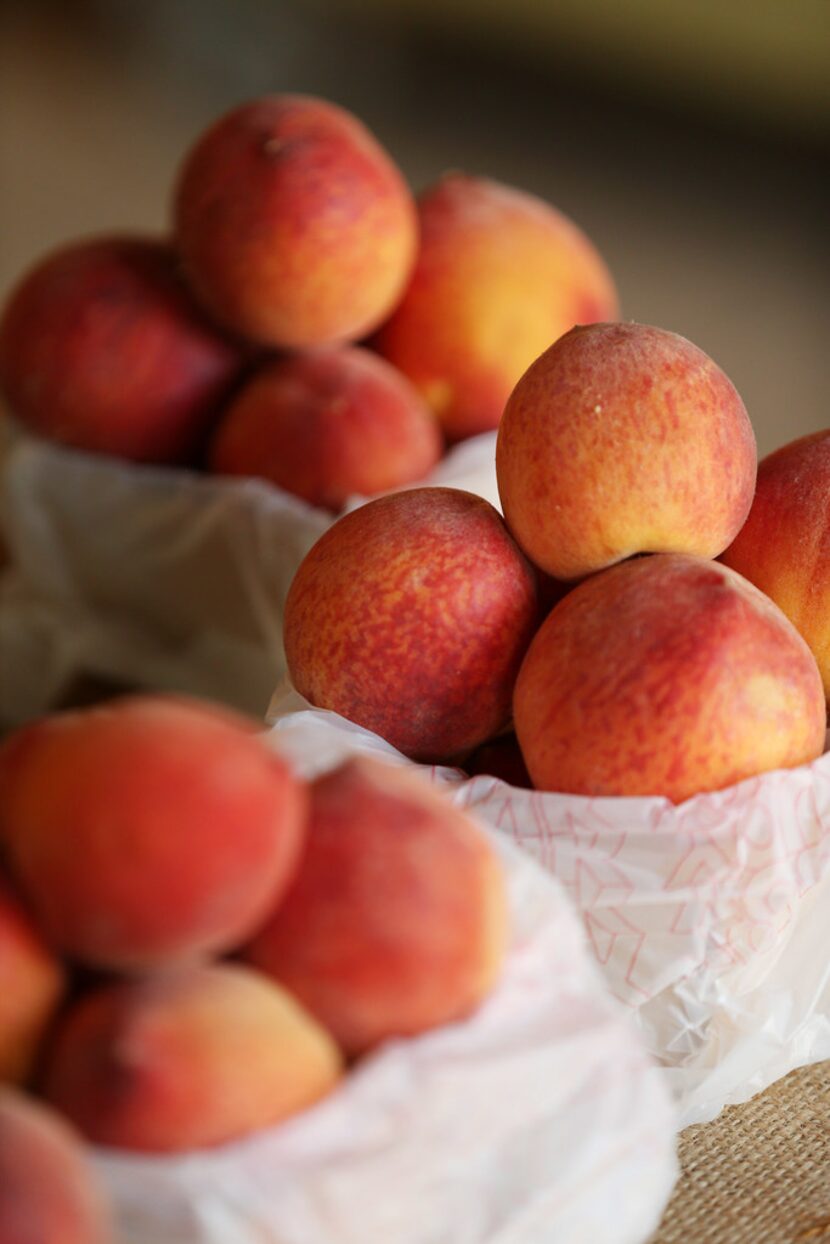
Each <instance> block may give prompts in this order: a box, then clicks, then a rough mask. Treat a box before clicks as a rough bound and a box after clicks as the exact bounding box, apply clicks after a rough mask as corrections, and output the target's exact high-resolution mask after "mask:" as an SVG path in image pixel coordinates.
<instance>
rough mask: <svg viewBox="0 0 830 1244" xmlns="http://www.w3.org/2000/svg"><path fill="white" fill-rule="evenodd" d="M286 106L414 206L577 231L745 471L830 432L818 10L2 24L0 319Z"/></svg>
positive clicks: (417, 11)
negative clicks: (450, 191) (702, 358)
mask: <svg viewBox="0 0 830 1244" xmlns="http://www.w3.org/2000/svg"><path fill="white" fill-rule="evenodd" d="M285 90H292V91H302V92H305V93H310V94H317V95H323V96H326V97H329V98H331V99H333V100H335V101H336V102H338V103H340V104H342V105H344V106H346V107H347V108H350V109H352V110H353V111H355V112H356V113H358V114H359V115H360V116H361V117H362V118H363V120H364V121H365V122H366V123H367V124H368V125H369V126H370V128H371V129H373V130H374V131H375V133H376V135H377V136H378V137H379V139H380V140H381V142H383V143H384V144H385V146H386V147H387V148H388V149H389V151H390V152H391V154H392V155H393V157H394V158H395V159H396V160H397V162H398V163H399V165H400V166H401V167H402V169H403V170H404V172H405V174H406V175H407V176H408V177H409V179H410V181H411V182H412V183H413V185H414V186H415V187H416V188H419V187H421V186H423V185H425V184H426V183H428V182H430V181H431V180H433V179H434V178H435V177H436V176H437V175H438V174H439V173H441V172H443V171H444V170H445V169H447V168H458V169H464V170H465V171H469V172H474V173H479V174H486V175H489V176H491V177H494V178H497V179H500V180H503V181H506V182H510V183H512V184H514V185H517V186H520V187H523V188H525V189H528V190H530V191H533V192H535V193H537V194H539V195H542V196H543V197H545V198H547V199H548V200H550V201H551V202H553V203H554V204H556V206H558V207H559V208H560V209H562V210H563V211H565V212H566V213H568V214H569V215H571V216H572V217H573V218H574V219H575V220H576V221H577V222H578V223H579V224H580V225H581V226H582V227H583V228H584V229H585V230H586V231H587V232H588V234H589V235H590V236H591V237H592V238H593V240H594V241H595V242H596V244H597V245H598V247H599V248H600V250H601V251H602V252H603V254H604V255H605V258H606V259H607V261H608V262H609V264H610V267H611V269H612V272H613V273H614V274H615V276H616V279H617V282H618V285H619V288H620V291H621V295H622V304H623V314H624V316H625V318H630V319H636V320H641V321H644V322H647V323H653V324H658V325H661V326H663V327H666V328H671V329H674V330H676V331H678V332H681V333H683V334H685V335H686V336H688V337H690V338H691V339H692V340H694V341H695V342H696V343H697V344H698V345H700V346H702V347H703V348H704V349H705V350H707V351H708V352H709V353H710V354H711V355H713V357H714V358H715V359H716V360H717V361H718V362H719V363H720V364H721V366H722V367H724V368H725V370H726V371H727V373H728V374H729V375H730V376H731V378H732V380H733V381H734V382H735V384H736V385H737V386H738V388H739V390H740V391H741V393H742V395H743V397H744V400H745V402H746V404H747V407H748V409H749V412H750V415H751V417H752V420H753V423H754V424H755V428H756V432H757V434H758V439H759V444H760V448H761V451H762V452H767V451H769V450H770V449H772V448H774V447H775V446H776V445H778V444H781V443H783V442H784V441H787V440H789V439H791V438H792V437H794V436H796V435H799V434H801V433H803V432H808V431H812V430H815V429H818V428H821V427H824V426H826V425H828V424H830V411H828V410H827V394H828V392H830V340H829V339H828V311H827V308H828V302H829V301H830V263H828V242H827V237H828V221H829V220H830V210H828V197H827V192H826V184H827V181H828V178H827V167H826V166H827V163H828V161H827V156H828V150H829V149H830V4H828V3H827V0H753V2H752V3H749V0H695V2H694V3H683V2H681V0H627V3H626V4H620V3H619V2H618V0H592V3H590V4H585V3H583V2H582V0H548V2H547V3H545V0H509V2H504V3H498V2H496V0H141V3H136V2H135V0H132V2H131V0H52V2H49V0H0V297H3V296H4V295H5V293H6V292H7V290H8V289H9V287H10V285H11V283H12V282H13V281H14V280H15V278H16V277H17V276H18V275H19V274H20V273H21V272H22V271H23V270H24V269H25V268H26V267H27V266H28V265H29V264H30V263H31V262H32V261H33V260H34V259H35V258H36V257H38V256H39V254H40V253H41V252H42V251H44V250H45V249H47V248H49V247H52V246H53V245H55V244H57V243H59V242H61V241H63V240H66V239H69V238H72V237H74V236H77V235H82V234H86V233H94V232H97V231H101V230H111V229H122V228H142V229H152V230H161V229H164V228H165V225H166V220H167V213H168V202H169V195H170V187H171V182H172V179H173V177H174V174H175V170H176V167H177V163H178V161H179V159H180V156H181V154H182V152H183V151H184V149H185V148H186V147H187V146H188V145H189V144H190V143H191V141H192V140H193V139H194V137H195V136H196V135H197V134H198V132H199V131H200V130H201V129H202V128H203V127H204V126H205V125H206V123H207V122H209V121H210V120H211V119H212V118H213V117H214V116H215V115H216V114H217V113H219V112H221V111H223V110H224V109H226V108H228V107H229V106H231V105H233V104H235V103H237V102H239V101H240V100H243V99H245V98H249V97H251V96H255V95H257V94H260V93H264V92H269V91H285Z"/></svg>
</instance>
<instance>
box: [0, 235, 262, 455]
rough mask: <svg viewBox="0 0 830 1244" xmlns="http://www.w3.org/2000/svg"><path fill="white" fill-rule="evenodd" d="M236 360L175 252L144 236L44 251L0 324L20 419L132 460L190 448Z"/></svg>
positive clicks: (6, 384)
mask: <svg viewBox="0 0 830 1244" xmlns="http://www.w3.org/2000/svg"><path fill="white" fill-rule="evenodd" d="M241 365H242V355H241V352H240V350H239V349H238V347H237V346H235V345H233V344H232V343H230V342H229V341H227V340H225V339H224V337H222V336H221V334H220V333H219V331H218V329H216V328H215V327H214V326H213V325H212V324H210V323H209V322H208V321H207V320H206V319H205V317H204V314H203V313H202V311H201V310H200V309H199V308H198V307H197V306H196V304H195V302H194V301H193V299H192V297H191V295H190V293H189V291H188V290H187V288H186V286H185V285H184V283H183V282H182V280H181V279H180V277H179V274H178V271H177V264H176V257H175V255H174V253H173V250H172V248H171V247H170V246H169V245H167V244H166V243H164V242H160V241H156V240H155V239H152V238H142V237H104V238H90V239H88V240H84V241H80V242H74V243H71V244H70V245H68V246H64V247H62V248H61V249H60V250H58V251H55V252H53V253H52V254H50V255H47V257H46V258H45V259H43V260H41V262H40V263H39V264H37V265H36V266H35V267H34V268H33V269H32V270H31V271H30V272H28V273H26V275H25V276H24V277H23V278H22V280H21V282H20V284H19V285H18V286H17V288H16V289H15V290H14V291H13V292H12V294H11V297H10V299H9V302H8V304H7V306H6V308H5V311H4V313H3V317H2V321H1V322H0V388H2V389H3V391H4V392H5V395H6V398H7V399H8V402H9V406H10V407H11V409H12V411H13V412H14V414H15V415H17V417H18V418H19V419H20V420H21V422H22V423H24V424H25V425H26V426H27V427H29V428H31V429H32V430H33V431H35V432H36V433H38V435H40V436H45V437H48V438H50V439H52V440H57V441H60V442H62V443H64V444H66V445H72V446H74V447H75V448H77V449H84V450H87V451H89V452H92V453H104V454H115V455H118V456H120V457H124V458H130V459H133V460H135V461H137V462H180V461H183V460H185V459H188V458H189V457H190V456H191V455H192V454H193V453H195V451H196V449H197V448H198V447H199V446H200V445H201V442H202V441H203V439H204V437H205V435H206V434H207V432H208V430H209V428H210V425H211V422H212V420H213V417H214V415H215V413H216V409H217V406H218V405H219V404H220V403H221V402H222V401H223V400H224V398H225V397H226V395H227V393H228V391H229V388H230V387H231V386H232V385H233V383H234V381H235V380H236V378H237V375H238V374H239V372H240V370H241Z"/></svg>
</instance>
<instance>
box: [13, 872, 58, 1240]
mask: <svg viewBox="0 0 830 1244" xmlns="http://www.w3.org/2000/svg"><path fill="white" fill-rule="evenodd" d="M63 988H64V976H63V970H62V968H61V965H60V963H59V962H58V960H57V959H56V958H55V956H54V955H53V954H52V952H51V951H50V950H49V948H48V947H47V946H46V945H45V943H44V941H43V939H42V938H41V936H40V934H39V933H38V931H37V929H36V928H35V927H34V925H33V924H32V922H31V920H30V919H29V916H28V915H27V914H26V912H25V911H24V910H23V908H22V907H21V906H20V904H19V903H18V902H17V900H16V899H15V898H14V897H13V895H12V894H11V892H10V891H9V889H8V887H7V886H6V884H5V883H4V882H3V881H2V880H0V1080H3V1081H5V1080H14V1081H21V1080H24V1079H25V1078H26V1076H27V1075H28V1073H29V1071H30V1070H31V1067H32V1064H33V1062H34V1059H35V1057H36V1055H37V1051H38V1047H39V1044H40V1040H41V1037H42V1036H43V1033H44V1031H45V1029H46V1026H47V1024H48V1023H49V1021H50V1020H51V1018H52V1016H53V1014H54V1013H55V1011H56V1009H57V1006H58V1003H59V1002H60V998H61V995H62V993H63ZM0 1238H2V1232H0Z"/></svg>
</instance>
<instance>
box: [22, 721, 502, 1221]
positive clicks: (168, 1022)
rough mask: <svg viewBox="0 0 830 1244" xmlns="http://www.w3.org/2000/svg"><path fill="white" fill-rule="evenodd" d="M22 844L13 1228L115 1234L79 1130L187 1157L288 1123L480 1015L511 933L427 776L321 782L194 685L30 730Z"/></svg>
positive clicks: (473, 842) (357, 774)
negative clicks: (365, 1062) (347, 1071)
mask: <svg viewBox="0 0 830 1244" xmlns="http://www.w3.org/2000/svg"><path fill="white" fill-rule="evenodd" d="M0 842H2V852H3V859H4V866H5V872H6V880H5V881H4V882H3V890H2V892H0V983H2V990H0V1080H2V1081H3V1082H5V1083H4V1087H3V1089H2V1091H0V1238H2V1240H3V1241H4V1244H5V1242H6V1241H8V1242H9V1244H18V1241H23V1240H24V1239H25V1240H26V1241H28V1240H30V1239H37V1240H38V1241H52V1240H55V1241H57V1240H60V1241H61V1242H62V1244H81V1242H83V1244H93V1241H96V1242H97V1241H99V1240H104V1239H105V1238H108V1236H107V1230H106V1226H105V1220H106V1215H105V1211H104V1210H103V1208H102V1207H101V1203H100V1197H99V1196H98V1194H97V1193H96V1192H95V1190H94V1186H93V1181H92V1179H91V1176H90V1175H89V1172H88V1171H87V1170H86V1168H85V1164H84V1158H83V1154H82V1151H81V1149H80V1148H79V1145H78V1141H77V1140H76V1139H74V1138H73V1137H74V1133H73V1132H71V1131H70V1130H69V1129H70V1127H72V1128H74V1129H77V1130H78V1131H79V1132H80V1133H81V1134H82V1135H83V1136H84V1137H86V1138H87V1139H88V1140H90V1141H92V1142H94V1143H96V1144H99V1145H104V1146H114V1147H118V1148H123V1149H130V1150H142V1151H152V1152H167V1153H170V1152H175V1151H181V1150H187V1149H194V1148H199V1147H203V1146H209V1145H216V1144H220V1143H222V1142H224V1141H228V1140H231V1139H233V1138H235V1137H238V1136H240V1135H243V1134H245V1133H247V1132H250V1131H252V1130H254V1129H259V1128H264V1127H267V1126H271V1125H274V1124H276V1123H278V1122H279V1121H280V1120H282V1119H284V1118H285V1117H287V1116H289V1115H292V1114H294V1113H296V1112H297V1111H300V1110H302V1109H303V1108H305V1107H307V1106H309V1105H311V1104H312V1103H314V1102H316V1101H317V1100H318V1099H320V1098H321V1097H322V1096H324V1095H325V1094H326V1093H328V1092H330V1091H331V1090H332V1089H333V1088H334V1087H335V1086H336V1085H337V1083H338V1080H339V1079H340V1077H341V1076H342V1074H343V1071H344V1066H345V1065H346V1064H347V1062H348V1061H349V1060H351V1059H354V1058H357V1057H360V1056H361V1055H363V1054H365V1053H366V1052H367V1051H370V1050H372V1049H374V1048H375V1047H376V1046H377V1045H378V1044H379V1043H381V1042H384V1041H387V1040H389V1039H392V1038H396V1037H408V1036H412V1035H414V1034H417V1033H421V1032H424V1031H425V1030H427V1029H429V1028H433V1027H435V1026H438V1025H442V1024H446V1023H449V1022H451V1021H454V1020H458V1019H460V1018H462V1017H464V1016H466V1015H468V1014H470V1013H471V1012H472V1011H474V1009H475V1008H476V1007H477V1006H478V1004H479V1003H480V1002H481V1000H482V999H483V998H484V997H485V995H486V994H487V993H488V991H489V990H490V989H491V987H492V985H493V983H494V981H495V979H496V977H497V974H498V972H499V969H500V965H501V961H502V957H503V954H504V950H505V945H506V935H507V920H506V896H505V889H504V882H503V878H502V873H501V869H500V866H499V864H498V862H497V860H496V857H495V855H494V854H493V853H492V851H491V849H490V847H489V845H488V844H487V842H486V841H485V839H484V838H483V837H482V836H481V835H480V833H479V832H478V830H477V829H476V827H475V826H474V825H473V824H472V823H471V822H470V821H469V820H468V819H467V817H466V816H465V815H464V814H463V813H462V812H460V811H458V810H457V809H455V808H454V807H453V806H452V805H451V804H450V803H449V802H448V801H445V800H444V799H443V798H442V797H441V796H440V795H439V794H437V793H436V792H434V791H433V790H431V789H430V788H429V786H428V785H427V784H426V783H424V781H423V779H421V778H420V777H418V776H413V775H411V774H406V773H402V772H401V771H400V770H399V769H396V768H393V767H390V766H388V765H383V764H381V763H378V762H375V761H370V760H363V759H360V760H353V761H350V762H348V763H346V764H344V765H342V766H341V767H340V768H338V769H335V770H333V771H331V772H329V773H327V774H325V775H324V776H322V777H320V778H318V779H317V780H316V781H314V782H312V783H310V784H308V783H305V782H303V781H301V780H300V779H299V778H298V777H297V776H295V775H294V773H293V772H292V770H291V769H290V768H289V766H288V765H287V764H286V762H285V761H284V760H283V759H282V758H281V757H280V756H279V755H278V754H277V753H276V752H274V751H273V750H272V749H270V748H269V747H268V746H267V745H266V743H265V741H264V740H263V738H262V736H261V734H259V733H258V732H257V731H256V730H255V728H254V727H253V726H252V725H251V724H250V723H248V722H247V721H245V720H244V719H242V718H237V717H236V716H235V715H233V714H230V713H228V712H226V711H224V710H220V709H217V708H213V707H209V706H207V705H201V704H198V703H196V702H190V701H179V700H169V699H166V698H164V697H151V696H147V697H135V698H128V699H123V700H118V701H114V702H112V703H111V704H109V705H104V706H101V707H97V708H94V709H89V710H84V711H79V712H75V713H66V714H62V715H56V716H53V717H50V718H46V719H44V720H42V721H40V722H37V723H34V724H32V725H30V726H27V727H24V728H23V729H21V730H19V731H17V732H16V733H15V734H14V735H12V736H11V737H10V738H9V739H8V740H7V741H6V742H5V743H4V744H3V746H2V749H0ZM229 956H232V958H229ZM12 1084H17V1085H20V1084H23V1085H25V1086H27V1087H28V1088H29V1089H31V1090H32V1091H34V1092H35V1093H37V1094H39V1095H40V1096H41V1097H42V1098H43V1099H44V1102H45V1103H46V1104H43V1102H42V1103H41V1104H37V1103H35V1102H32V1101H28V1100H27V1099H26V1098H25V1097H24V1096H23V1094H22V1093H21V1092H20V1090H19V1089H17V1088H12V1087H9V1086H10V1085H12ZM50 1110H51V1111H56V1112H58V1117H54V1116H53V1115H51V1114H50V1113H49V1111H50ZM61 1116H62V1117H61ZM23 1222H28V1223H29V1224H30V1225H31V1224H32V1223H36V1224H42V1229H41V1230H40V1231H39V1232H35V1233H34V1234H33V1235H32V1234H29V1235H23V1234H19V1233H18V1225H19V1224H20V1223H23Z"/></svg>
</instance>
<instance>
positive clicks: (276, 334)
mask: <svg viewBox="0 0 830 1244" xmlns="http://www.w3.org/2000/svg"><path fill="white" fill-rule="evenodd" d="M174 215H175V234H176V239H177V244H178V248H179V251H180V254H181V256H182V260H183V262H184V267H185V271H186V272H187V274H188V277H189V279H190V281H191V284H192V286H193V288H194V290H195V291H196V293H197V294H198V296H199V297H200V298H201V299H202V301H203V302H204V304H205V305H206V306H207V307H208V309H209V310H210V311H211V312H212V314H213V315H214V316H216V318H217V319H218V320H219V321H220V322H221V323H224V324H225V325H226V326H227V327H228V328H230V329H231V330H233V331H234V332H238V333H240V334H241V335H242V336H244V337H247V338H250V339H251V340H252V341H255V342H259V343H261V344H262V345H267V346H277V347H282V348H286V349H298V348H307V347H310V346H320V345H330V344H333V343H335V342H343V341H355V340H357V339H358V338H359V337H362V336H363V335H364V334H365V333H368V332H370V331H371V330H372V329H374V328H375V327H376V326H377V325H378V324H379V323H380V321H381V320H382V319H383V318H384V317H385V316H386V315H388V314H389V312H390V311H391V310H392V307H393V306H394V305H395V303H396V302H397V300H398V298H399V297H400V295H401V294H402V292H403V287H404V284H405V282H406V280H407V278H408V276H409V273H410V271H411V268H412V265H413V263H414V260H415V250H416V246H417V219H416V213H415V205H414V202H413V200H412V196H411V194H410V192H409V189H408V187H407V186H406V183H405V182H404V180H403V177H402V176H401V174H400V173H399V171H398V169H397V168H396V167H395V165H394V164H393V163H392V161H391V160H390V158H389V156H388V155H387V154H386V152H385V151H384V150H383V148H382V147H381V146H380V145H379V143H378V142H376V140H375V139H374V138H373V137H372V135H371V134H370V133H369V131H368V130H367V129H366V128H365V126H363V125H362V124H361V122H360V121H358V120H357V118H356V117H353V116H352V115H351V114H350V113H348V112H346V111H345V110H344V109H342V108H338V107H336V106H335V105H334V104H330V103H326V102H325V101H324V100H321V99H313V98H311V97H309V96H303V95H273V96H266V97H265V98H263V99H258V100H254V101H252V102H251V103H247V104H243V105H241V106H240V107H239V108H235V109H234V110H233V111H232V112H229V113H228V114H227V115H226V116H224V117H220V119H219V120H218V121H216V122H215V124H214V125H212V126H211V127H210V129H209V130H207V132H206V133H205V134H203V135H202V137H201V138H200V139H199V140H198V142H197V143H196V145H195V147H194V148H193V149H192V150H191V151H190V153H189V154H188V155H187V157H186V159H185V162H184V165H183V167H182V170H181V173H180V176H179V182H178V188H177V191H176V197H175V208H174Z"/></svg>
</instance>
